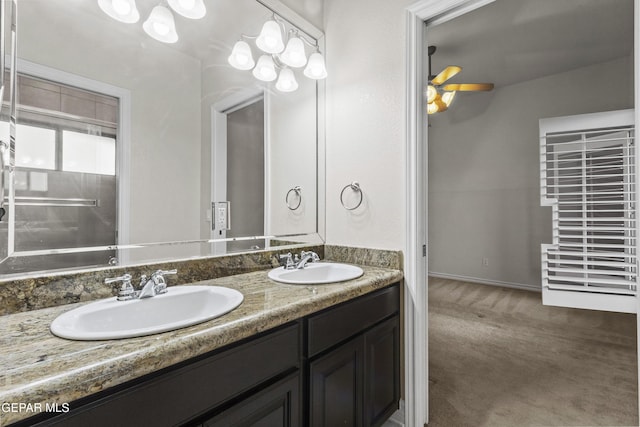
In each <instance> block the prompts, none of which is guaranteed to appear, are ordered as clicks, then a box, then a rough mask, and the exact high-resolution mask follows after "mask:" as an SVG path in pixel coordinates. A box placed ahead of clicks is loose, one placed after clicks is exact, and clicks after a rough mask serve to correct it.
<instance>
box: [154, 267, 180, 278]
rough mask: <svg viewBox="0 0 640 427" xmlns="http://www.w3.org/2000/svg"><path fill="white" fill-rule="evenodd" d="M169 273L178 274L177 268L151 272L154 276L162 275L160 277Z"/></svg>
mask: <svg viewBox="0 0 640 427" xmlns="http://www.w3.org/2000/svg"><path fill="white" fill-rule="evenodd" d="M169 274H178V269H176V268H174V269H173V270H156V271H155V272H154V273H153V276H156V277H157V276H162V277H164V276H167V275H169Z"/></svg>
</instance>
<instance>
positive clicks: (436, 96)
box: [427, 46, 493, 114]
mask: <svg viewBox="0 0 640 427" xmlns="http://www.w3.org/2000/svg"><path fill="white" fill-rule="evenodd" d="M435 52H436V47H435V46H429V49H428V54H429V84H428V85H427V114H435V113H441V112H443V111H447V109H448V108H449V107H450V106H451V103H452V102H453V99H454V98H455V96H456V92H458V91H463V92H477V91H490V90H492V89H493V83H454V84H448V85H444V83H446V82H447V81H448V80H449V79H450V78H452V77H454V76H455V75H456V74H458V73H459V72H460V71H462V68H461V67H458V66H457V65H449V66H448V67H447V68H445V69H444V70H442V71H441V72H440V73H439V74H438V75H437V76H436V75H433V74H431V56H432V55H433V54H434V53H435ZM443 85H444V86H443ZM438 89H440V91H439V90H438ZM441 92H442V93H441Z"/></svg>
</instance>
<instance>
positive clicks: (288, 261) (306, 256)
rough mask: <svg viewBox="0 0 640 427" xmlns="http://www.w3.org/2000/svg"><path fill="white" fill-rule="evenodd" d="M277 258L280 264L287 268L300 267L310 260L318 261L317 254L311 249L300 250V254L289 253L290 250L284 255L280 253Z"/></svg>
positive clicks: (303, 266)
mask: <svg viewBox="0 0 640 427" xmlns="http://www.w3.org/2000/svg"><path fill="white" fill-rule="evenodd" d="M278 258H279V261H280V265H281V266H282V267H284V268H285V269H287V270H295V269H302V268H305V267H306V265H307V264H308V263H310V262H318V261H320V257H319V256H318V254H317V253H315V252H312V251H308V252H305V251H302V252H301V253H300V255H298V254H295V255H291V252H289V253H286V254H284V255H280V256H279V257H278Z"/></svg>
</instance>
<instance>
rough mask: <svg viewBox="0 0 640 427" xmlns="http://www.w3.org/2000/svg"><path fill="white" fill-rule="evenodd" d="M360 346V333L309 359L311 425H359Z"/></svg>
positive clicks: (358, 426)
mask: <svg viewBox="0 0 640 427" xmlns="http://www.w3.org/2000/svg"><path fill="white" fill-rule="evenodd" d="M363 348H364V344H363V338H362V336H360V337H358V338H356V339H353V340H351V341H349V342H347V343H346V344H343V345H342V346H340V347H338V348H337V349H335V350H333V351H331V352H330V353H328V354H326V355H324V356H322V357H320V358H318V359H316V360H315V361H313V362H311V365H310V368H309V375H310V390H311V396H310V399H309V406H310V408H309V412H310V414H309V417H310V425H311V426H314V427H342V426H344V427H360V426H362V387H363V381H362V380H363V378H362V376H363V373H364V366H363V361H364V356H363V352H362V350H363Z"/></svg>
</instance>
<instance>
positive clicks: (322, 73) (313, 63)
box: [304, 52, 327, 80]
mask: <svg viewBox="0 0 640 427" xmlns="http://www.w3.org/2000/svg"><path fill="white" fill-rule="evenodd" d="M304 75H305V76H307V77H309V78H310V79H314V80H319V79H324V78H326V77H327V69H326V68H325V66H324V57H323V56H322V55H321V54H320V53H318V52H315V53H312V54H311V56H310V57H309V62H308V63H307V67H306V68H305V69H304Z"/></svg>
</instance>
